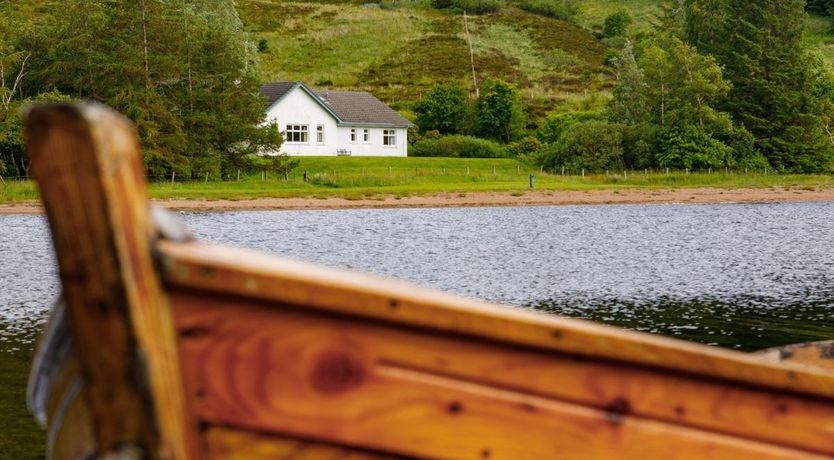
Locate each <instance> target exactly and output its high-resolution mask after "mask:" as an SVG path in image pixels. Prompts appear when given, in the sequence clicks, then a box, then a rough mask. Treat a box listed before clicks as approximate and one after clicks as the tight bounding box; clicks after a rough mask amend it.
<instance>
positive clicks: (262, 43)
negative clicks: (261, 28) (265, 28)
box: [258, 38, 269, 53]
mask: <svg viewBox="0 0 834 460" xmlns="http://www.w3.org/2000/svg"><path fill="white" fill-rule="evenodd" d="M267 51H269V42H267V41H266V39H265V38H262V39H260V40H259V41H258V52H259V53H266V52H267Z"/></svg>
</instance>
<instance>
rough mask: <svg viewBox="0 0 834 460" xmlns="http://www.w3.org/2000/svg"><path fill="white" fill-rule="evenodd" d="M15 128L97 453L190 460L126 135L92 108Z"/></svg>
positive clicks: (172, 352) (167, 327) (45, 113)
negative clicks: (45, 220) (27, 161)
mask: <svg viewBox="0 0 834 460" xmlns="http://www.w3.org/2000/svg"><path fill="white" fill-rule="evenodd" d="M25 125H26V136H27V139H28V145H27V149H28V152H29V156H30V158H31V160H32V171H33V173H34V176H35V178H36V179H37V181H38V184H39V187H40V191H41V196H42V199H43V202H44V206H45V208H46V211H47V215H48V217H49V223H50V227H51V229H52V237H53V242H54V246H55V252H56V255H57V259H58V267H59V273H60V277H61V282H62V285H63V294H64V297H65V299H66V303H67V315H68V318H69V323H70V330H71V332H72V335H73V338H74V343H75V349H76V351H77V356H78V359H79V363H80V369H81V374H82V376H83V379H84V389H83V395H84V400H85V402H86V404H87V407H88V409H89V414H90V418H91V419H92V421H93V427H94V433H95V439H96V443H97V446H98V448H99V453H107V452H112V451H116V450H118V449H122V448H124V446H126V445H135V446H138V447H139V448H140V450H141V451H143V452H144V455H147V456H148V457H149V458H176V459H186V458H191V452H192V451H193V446H194V441H195V438H194V437H193V425H192V424H191V423H190V421H189V418H188V412H187V410H186V406H185V401H184V400H183V397H182V395H183V394H182V382H181V379H180V370H179V365H178V357H177V353H176V346H175V341H174V335H173V327H172V321H171V317H170V308H169V305H168V303H167V298H166V296H165V295H164V292H163V291H162V289H161V284H160V280H159V277H158V274H157V272H156V270H155V268H154V266H153V261H152V259H151V250H150V238H151V236H152V234H153V227H152V225H151V222H150V218H149V213H148V207H147V196H146V192H145V183H144V175H143V168H142V165H141V158H140V154H139V146H138V140H137V136H136V133H135V130H134V129H133V127H131V126H130V124H129V123H128V122H127V121H126V120H125V119H123V118H122V117H121V116H119V115H117V114H115V113H114V112H111V111H109V110H107V109H105V108H103V107H100V106H95V105H63V106H50V107H41V108H35V109H33V110H32V111H31V112H30V113H29V114H28V115H27V117H26V122H25Z"/></svg>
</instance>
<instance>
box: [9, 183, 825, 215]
mask: <svg viewBox="0 0 834 460" xmlns="http://www.w3.org/2000/svg"><path fill="white" fill-rule="evenodd" d="M812 201H834V188H821V189H814V190H806V189H782V188H778V189H777V188H767V189H733V190H722V189H712V188H698V189H669V190H648V189H620V190H592V191H539V190H536V191H528V192H524V193H508V192H475V193H472V192H469V193H440V194H436V195H422V196H409V197H394V196H380V197H379V198H368V199H360V200H356V199H346V198H326V199H320V198H258V199H241V200H183V199H171V200H155V201H154V203H155V204H157V205H160V206H162V207H164V208H168V209H171V210H175V211H187V212H219V211H270V210H303V209H363V208H442V207H483V206H559V205H603V204H670V203H682V204H707V203H778V202H812ZM42 212H43V208H42V207H41V206H40V204H38V203H35V202H26V203H17V204H5V205H0V214H38V213H42Z"/></svg>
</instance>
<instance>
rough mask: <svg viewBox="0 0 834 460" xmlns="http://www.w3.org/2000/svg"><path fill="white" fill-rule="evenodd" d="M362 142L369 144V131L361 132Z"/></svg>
mask: <svg viewBox="0 0 834 460" xmlns="http://www.w3.org/2000/svg"><path fill="white" fill-rule="evenodd" d="M362 140H363V141H364V142H369V141H370V140H371V131H370V130H368V129H365V130H363V132H362Z"/></svg>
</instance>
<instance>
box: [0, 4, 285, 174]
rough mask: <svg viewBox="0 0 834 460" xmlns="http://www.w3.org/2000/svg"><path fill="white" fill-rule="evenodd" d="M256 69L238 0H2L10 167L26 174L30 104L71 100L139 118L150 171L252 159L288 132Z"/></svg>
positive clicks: (0, 43) (0, 136)
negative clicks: (268, 105)
mask: <svg viewBox="0 0 834 460" xmlns="http://www.w3.org/2000/svg"><path fill="white" fill-rule="evenodd" d="M258 76H259V69H258V56H257V49H256V47H255V46H254V45H253V44H252V43H251V42H250V41H249V39H248V37H247V34H246V33H245V31H244V29H243V24H242V23H241V20H240V18H239V17H238V14H237V11H236V10H235V6H234V1H233V0H136V1H124V0H33V1H31V2H0V96H2V107H0V173H5V174H10V175H18V176H24V175H27V174H28V163H27V161H26V159H25V157H24V155H23V148H22V147H23V144H22V138H21V134H20V110H21V107H23V106H25V105H26V104H29V103H32V102H57V101H64V100H70V99H86V100H92V101H98V102H102V103H105V104H107V105H109V106H111V107H113V108H115V109H116V110H118V111H120V112H121V113H123V114H125V115H126V116H127V117H129V118H130V119H131V120H132V121H133V122H134V123H135V124H136V126H137V129H138V132H139V135H140V137H141V141H142V146H143V150H142V153H143V157H144V161H145V165H146V166H147V172H148V174H150V175H157V176H162V175H170V173H172V172H174V173H176V174H177V176H180V177H188V176H193V175H199V174H204V173H206V172H210V173H211V174H213V175H224V176H226V175H229V174H231V173H232V171H236V170H238V169H243V170H248V169H251V168H252V167H253V166H254V165H255V164H256V163H257V162H258V161H261V162H262V161H264V160H260V159H258V157H257V156H256V155H255V154H256V153H258V152H260V151H262V150H264V149H268V150H275V149H277V147H279V146H280V144H281V141H282V139H281V134H280V132H279V130H278V127H277V126H274V125H265V124H263V121H264V117H265V113H264V101H263V100H262V99H261V98H259V97H258V95H257V93H258V86H259V80H258ZM286 164H287V162H286V161H285V160H284V159H283V158H281V157H279V158H277V159H275V160H272V161H271V162H270V164H269V165H266V166H269V167H270V168H277V169H280V168H283V167H286ZM262 166H263V165H262Z"/></svg>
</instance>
